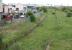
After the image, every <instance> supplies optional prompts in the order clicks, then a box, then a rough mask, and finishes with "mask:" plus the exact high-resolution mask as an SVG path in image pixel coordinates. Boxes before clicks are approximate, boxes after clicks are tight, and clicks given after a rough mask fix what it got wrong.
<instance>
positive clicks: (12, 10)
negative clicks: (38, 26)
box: [0, 3, 38, 21]
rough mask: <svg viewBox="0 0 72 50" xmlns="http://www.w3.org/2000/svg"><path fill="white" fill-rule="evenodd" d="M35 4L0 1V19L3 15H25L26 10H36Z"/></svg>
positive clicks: (16, 16)
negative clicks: (4, 2)
mask: <svg viewBox="0 0 72 50" xmlns="http://www.w3.org/2000/svg"><path fill="white" fill-rule="evenodd" d="M36 7H38V6H37V5H33V4H32V5H31V4H28V5H25V4H20V3H18V4H3V3H0V21H1V20H3V19H2V17H3V16H4V15H12V16H13V15H14V17H15V18H19V17H20V15H23V16H24V17H25V16H26V15H25V14H26V13H27V12H28V11H32V12H37V9H36Z"/></svg>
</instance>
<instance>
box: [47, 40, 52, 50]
mask: <svg viewBox="0 0 72 50" xmlns="http://www.w3.org/2000/svg"><path fill="white" fill-rule="evenodd" d="M52 42H53V40H49V42H48V45H47V47H46V50H50V48H51V45H52Z"/></svg>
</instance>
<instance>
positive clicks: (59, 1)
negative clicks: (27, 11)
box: [3, 0, 72, 6]
mask: <svg viewBox="0 0 72 50" xmlns="http://www.w3.org/2000/svg"><path fill="white" fill-rule="evenodd" d="M3 3H6V4H8V3H23V4H42V5H47V4H50V5H51V4H52V5H67V6H68V5H69V6H71V5H72V0H3Z"/></svg>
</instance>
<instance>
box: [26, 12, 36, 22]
mask: <svg viewBox="0 0 72 50" xmlns="http://www.w3.org/2000/svg"><path fill="white" fill-rule="evenodd" d="M26 16H27V17H30V21H31V22H35V21H36V18H35V16H34V14H33V13H32V12H31V11H29V12H27V13H26Z"/></svg>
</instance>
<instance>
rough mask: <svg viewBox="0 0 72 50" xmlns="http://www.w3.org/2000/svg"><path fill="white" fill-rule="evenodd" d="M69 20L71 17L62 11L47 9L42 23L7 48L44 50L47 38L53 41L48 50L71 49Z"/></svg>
mask: <svg viewBox="0 0 72 50" xmlns="http://www.w3.org/2000/svg"><path fill="white" fill-rule="evenodd" d="M52 12H55V13H56V15H53V14H52ZM71 22H72V17H70V18H68V17H66V14H65V13H64V12H62V11H58V10H57V11H54V9H48V14H47V18H46V20H45V21H44V22H43V23H42V25H41V26H40V27H38V28H36V29H35V30H34V31H33V32H32V33H30V34H29V35H28V36H26V37H24V38H22V39H20V40H19V41H18V42H17V43H14V44H13V45H12V46H10V47H9V49H8V50H45V49H46V46H47V45H48V43H49V40H52V41H53V42H52V43H51V46H50V50H72V24H71Z"/></svg>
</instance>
